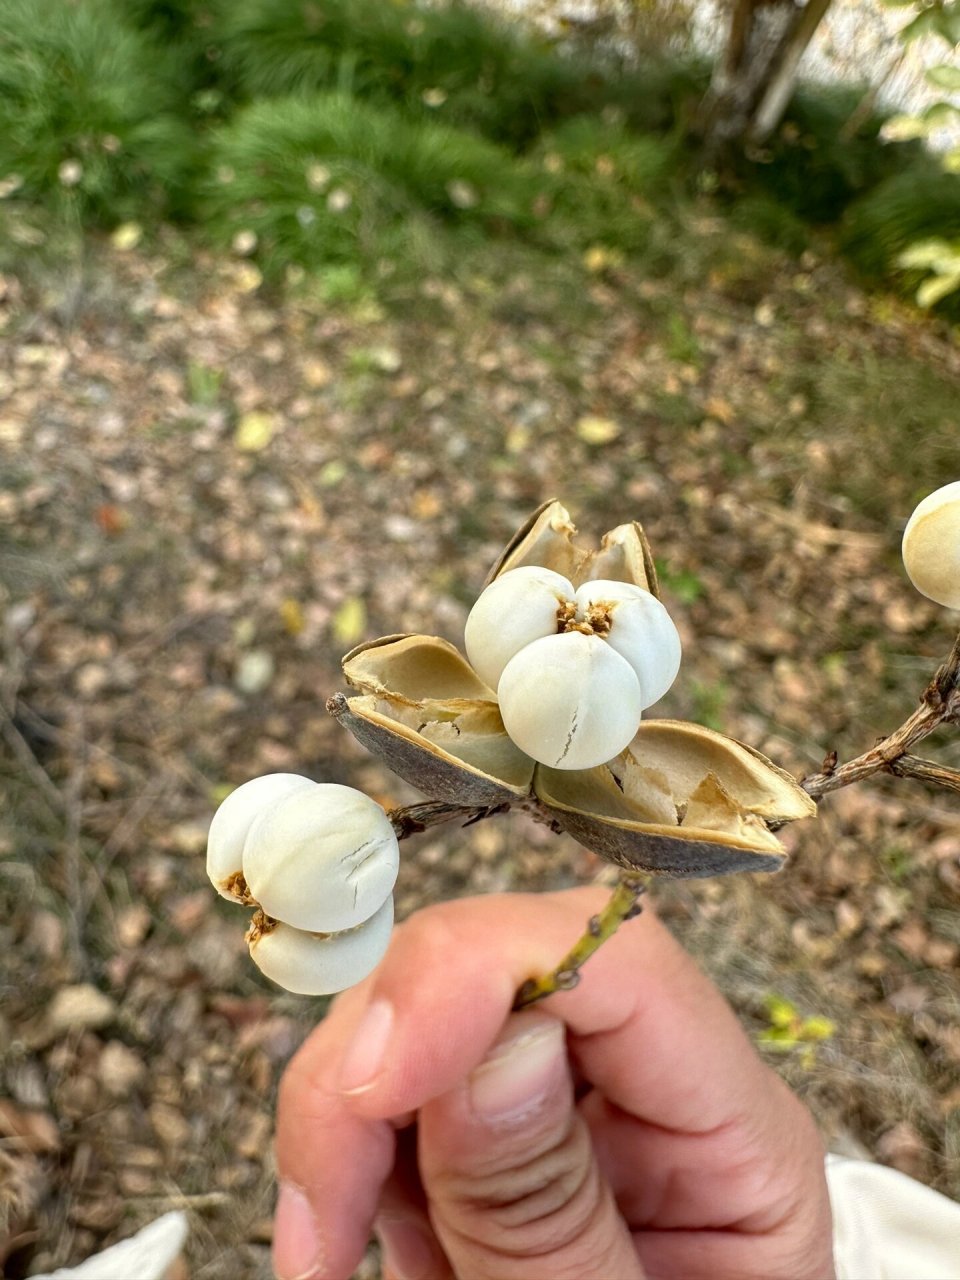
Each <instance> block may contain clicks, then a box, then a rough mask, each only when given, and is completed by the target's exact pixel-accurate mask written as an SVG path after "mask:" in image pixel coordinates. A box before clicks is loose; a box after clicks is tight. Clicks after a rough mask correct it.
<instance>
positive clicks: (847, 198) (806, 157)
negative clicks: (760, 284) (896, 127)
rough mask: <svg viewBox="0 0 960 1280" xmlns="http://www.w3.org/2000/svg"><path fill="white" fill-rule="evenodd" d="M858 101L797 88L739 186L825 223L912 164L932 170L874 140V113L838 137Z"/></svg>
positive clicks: (916, 153)
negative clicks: (765, 148) (766, 145)
mask: <svg viewBox="0 0 960 1280" xmlns="http://www.w3.org/2000/svg"><path fill="white" fill-rule="evenodd" d="M861 96H862V90H861V89H858V88H837V87H835V86H829V85H820V84H818V85H813V84H811V85H806V86H802V87H801V88H800V89H798V90H797V92H796V93H795V94H794V97H793V99H792V101H791V103H790V107H789V110H788V111H787V114H786V117H785V119H784V122H783V124H782V125H781V127H780V130H779V132H778V134H777V136H776V138H774V139H773V140H772V142H771V144H770V148H769V154H768V156H767V157H766V158H765V160H764V162H763V163H759V164H753V165H750V166H746V165H744V166H743V168H742V177H743V178H744V180H745V182H746V183H748V184H749V185H750V186H751V187H753V186H756V187H759V188H760V189H761V190H762V191H763V192H765V193H766V194H767V195H768V196H769V197H770V198H771V199H774V200H776V201H777V203H779V204H781V205H783V206H785V207H786V208H787V209H789V210H790V211H791V212H792V213H793V214H794V215H795V216H797V217H799V218H801V219H803V220H804V221H805V222H812V223H815V224H827V223H832V222H835V221H836V220H837V219H838V218H840V217H841V216H842V215H843V212H844V210H845V209H846V208H847V206H848V205H849V204H850V202H851V201H852V200H855V199H856V198H857V197H858V196H860V195H861V194H863V193H865V192H867V191H870V190H872V189H873V188H874V187H876V186H878V185H879V184H880V183H881V182H883V181H885V180H886V179H888V178H890V177H892V176H894V175H896V174H902V173H903V172H904V170H905V169H907V168H909V167H911V166H914V165H915V166H917V167H919V168H921V169H929V168H932V167H933V166H932V164H931V162H930V161H929V160H928V159H927V158H926V157H925V156H924V154H923V151H922V149H921V147H920V146H919V145H918V144H916V143H912V144H908V143H903V144H900V145H890V144H884V143H882V142H881V141H880V138H879V133H880V129H881V127H882V125H883V123H884V119H885V117H884V116H883V115H881V114H874V115H873V116H872V117H871V118H870V119H869V120H867V121H866V122H864V124H863V125H862V126H861V127H860V129H859V130H858V131H857V133H856V135H855V136H854V137H852V138H850V137H847V136H846V135H845V133H844V126H845V125H846V123H847V121H848V120H849V118H850V116H851V114H852V113H853V111H854V109H855V108H856V106H857V104H858V102H859V101H860V99H861Z"/></svg>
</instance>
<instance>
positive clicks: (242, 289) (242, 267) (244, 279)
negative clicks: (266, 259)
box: [231, 262, 263, 293]
mask: <svg viewBox="0 0 960 1280" xmlns="http://www.w3.org/2000/svg"><path fill="white" fill-rule="evenodd" d="M231 274H232V278H233V286H234V288H235V289H236V290H237V292H238V293H255V292H256V290H257V289H259V288H260V286H261V285H262V284H263V274H262V273H261V271H260V270H259V269H258V268H257V267H255V266H254V265H253V263H252V262H238V263H237V264H236V266H235V267H234V269H233V272H232V273H231Z"/></svg>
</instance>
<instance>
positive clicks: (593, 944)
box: [513, 875, 647, 1009]
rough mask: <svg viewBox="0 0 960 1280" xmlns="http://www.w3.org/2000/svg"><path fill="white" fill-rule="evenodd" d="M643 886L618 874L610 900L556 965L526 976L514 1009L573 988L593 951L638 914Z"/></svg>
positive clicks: (640, 882)
mask: <svg viewBox="0 0 960 1280" xmlns="http://www.w3.org/2000/svg"><path fill="white" fill-rule="evenodd" d="M646 888H647V886H646V884H645V883H644V882H643V881H642V880H638V879H637V878H636V877H634V876H628V875H624V876H621V878H620V881H619V883H618V885H617V887H616V889H614V891H613V894H612V896H611V898H610V901H609V902H608V903H607V905H606V906H605V907H604V908H603V910H602V911H601V912H600V914H599V915H596V916H591V917H590V919H589V921H588V922H587V928H586V931H585V932H584V933H583V935H582V936H581V937H580V938H579V939H578V940H577V941H576V942H575V943H574V945H573V946H572V947H571V949H570V950H569V951H568V952H567V954H566V955H565V956H564V957H563V959H562V960H561V961H560V963H559V964H558V965H557V966H556V968H555V969H553V971H552V972H551V973H548V974H545V975H544V976H543V977H542V978H528V979H527V981H526V982H524V983H523V985H522V986H521V987H520V989H519V990H518V991H517V994H516V997H515V998H514V1001H513V1007H514V1009H528V1008H529V1007H530V1005H532V1004H536V1003H537V1001H538V1000H544V999H545V998H546V997H547V996H550V995H553V993H554V992H555V991H570V990H572V988H573V987H575V986H576V985H577V983H578V982H579V981H580V970H581V968H582V967H583V965H584V964H585V963H586V962H587V961H588V960H589V959H590V957H591V956H592V955H593V953H594V952H595V951H597V950H599V948H600V947H602V946H603V944H604V943H605V942H606V941H607V940H608V939H609V938H612V937H613V935H614V934H615V933H616V931H617V930H618V929H619V928H620V926H621V925H622V924H623V922H624V921H625V920H632V919H633V917H634V916H638V915H639V914H640V912H641V910H642V907H641V904H640V897H641V895H642V894H643V893H645V892H646Z"/></svg>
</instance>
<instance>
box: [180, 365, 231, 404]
mask: <svg viewBox="0 0 960 1280" xmlns="http://www.w3.org/2000/svg"><path fill="white" fill-rule="evenodd" d="M222 385H223V373H222V371H221V370H220V369H212V368H211V367H210V366H209V365H206V364H201V363H200V362H199V361H197V360H191V361H190V362H189V364H188V365H187V394H188V395H189V397H190V403H191V404H195V405H198V406H200V408H203V409H210V408H212V407H213V406H214V405H215V404H216V403H217V401H218V400H219V398H220V388H221V386H222Z"/></svg>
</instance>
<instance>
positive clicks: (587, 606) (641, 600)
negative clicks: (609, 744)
mask: <svg viewBox="0 0 960 1280" xmlns="http://www.w3.org/2000/svg"><path fill="white" fill-rule="evenodd" d="M577 607H578V614H577V616H578V617H580V618H586V617H587V616H588V611H589V610H591V609H597V608H599V609H601V611H603V612H606V613H608V614H609V618H610V630H609V632H608V633H607V635H606V641H607V643H608V644H609V645H610V646H611V648H613V649H616V651H617V653H619V654H620V655H621V657H623V658H626V660H627V662H629V663H630V665H631V667H633V669H634V671H635V672H636V673H637V679H638V680H639V681H640V688H641V689H642V690H643V706H644V710H646V708H647V707H652V706H653V704H654V703H655V702H659V700H660V699H661V698H662V697H663V695H664V694H665V693H666V692H667V690H668V689H669V688H670V686H671V685H672V684H673V682H674V680H676V678H677V672H678V671H679V670H680V656H681V646H680V635H679V632H678V631H677V628H676V626H675V625H674V622H673V619H672V618H671V617H670V615H669V613H667V610H666V609H665V608H664V606H663V605H662V604H661V603H660V601H659V600H658V599H657V597H656V596H654V595H651V593H650V592H649V591H644V589H643V588H642V587H637V586H635V585H634V584H633V583H632V582H605V581H603V580H597V581H595V582H585V583H584V584H583V586H582V587H580V588H579V590H578V591H577Z"/></svg>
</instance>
